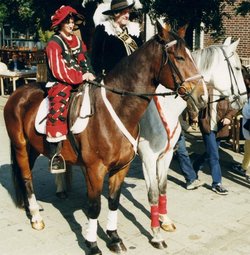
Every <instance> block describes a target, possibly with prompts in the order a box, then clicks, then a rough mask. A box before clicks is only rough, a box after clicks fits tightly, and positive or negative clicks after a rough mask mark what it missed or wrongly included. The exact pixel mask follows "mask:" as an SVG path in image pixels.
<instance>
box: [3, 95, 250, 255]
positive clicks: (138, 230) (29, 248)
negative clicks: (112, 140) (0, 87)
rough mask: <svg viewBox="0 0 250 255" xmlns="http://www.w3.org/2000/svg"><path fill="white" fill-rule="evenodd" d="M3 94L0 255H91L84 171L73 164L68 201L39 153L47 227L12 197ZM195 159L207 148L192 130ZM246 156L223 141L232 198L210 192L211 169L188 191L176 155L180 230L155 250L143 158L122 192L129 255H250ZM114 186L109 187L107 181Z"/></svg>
mask: <svg viewBox="0 0 250 255" xmlns="http://www.w3.org/2000/svg"><path fill="white" fill-rule="evenodd" d="M1 104H2V105H3V104H4V99H3V98H1V97H0V141H1V146H0V205H1V206H0V236H1V238H0V254H1V255H34V254H36V255H80V254H87V253H86V252H87V249H86V247H85V244H84V236H85V233H86V226H87V217H86V209H87V203H86V189H85V185H84V177H83V174H82V173H81V170H80V169H79V168H77V167H75V168H74V169H73V170H74V171H73V185H72V190H71V191H70V193H69V197H68V199H66V200H60V199H58V198H57V197H56V196H55V185H54V176H53V175H51V174H50V173H49V172H48V171H47V168H48V161H47V159H46V158H45V157H43V156H41V157H39V158H38V160H37V162H36V165H35V168H34V171H33V176H34V187H35V192H36V195H37V199H38V200H39V203H40V204H41V206H42V207H43V208H44V211H42V212H41V215H42V216H43V218H44V221H45V224H46V227H45V229H44V230H43V231H35V230H33V229H32V228H31V226H30V223H29V219H28V217H27V216H26V214H25V212H24V211H23V210H20V209H17V208H16V207H15V205H14V203H13V200H12V197H13V186H12V182H11V171H10V159H9V141H8V138H7V134H6V131H5V127H4V122H3V118H2V105H1ZM187 144H188V147H189V151H190V152H192V155H191V157H192V158H193V157H195V156H196V155H197V154H200V153H202V151H203V149H204V147H203V144H202V141H201V139H200V136H199V134H188V135H187ZM241 160H242V154H240V153H234V152H232V150H231V149H230V148H229V147H228V145H227V144H224V146H223V148H222V151H221V162H222V163H221V165H222V170H223V184H224V185H225V186H226V187H227V188H228V189H229V194H228V195H227V196H220V195H217V194H215V193H214V192H212V191H211V189H210V188H211V187H210V184H211V175H210V172H209V169H208V167H205V168H204V169H203V171H202V172H201V173H200V176H199V177H200V179H202V180H203V181H205V183H206V184H205V185H204V186H203V187H201V188H199V189H197V190H193V191H187V190H186V189H185V186H184V178H183V176H182V175H181V174H180V171H179V167H178V164H177V161H176V160H173V162H172V164H171V169H170V170H169V177H168V179H169V181H168V205H169V206H168V212H169V216H170V217H171V218H172V219H173V220H174V222H175V224H176V227H177V230H176V231H175V232H174V233H166V232H164V233H163V232H162V233H163V236H164V238H165V240H166V243H167V244H168V248H167V249H165V250H156V249H155V248H153V247H152V246H151V245H150V243H149V240H150V237H151V230H150V221H149V205H148V202H147V193H146V187H145V182H144V180H143V175H142V170H141V162H140V159H139V158H136V159H135V160H134V162H133V164H132V166H131V169H130V173H129V175H128V176H127V178H126V180H125V183H124V186H123V192H122V196H121V206H120V210H119V228H118V232H119V234H120V236H121V237H122V238H123V241H124V243H125V245H126V246H127V249H128V251H127V253H126V254H127V255H135V254H136V255H151V254H159V255H163V254H178V255H196V254H197V255H198V254H205V255H221V254H223V255H228V254H230V255H249V254H250V185H249V184H248V183H247V182H246V181H245V180H244V178H243V177H241V176H238V175H237V174H234V173H233V172H232V171H231V166H232V164H233V163H236V162H241ZM106 186H107V185H106ZM106 192H107V189H106V188H105V190H104V192H103V196H102V211H101V215H100V218H99V227H98V244H99V247H100V248H101V250H102V252H103V255H108V254H111V252H109V250H108V248H107V247H106V242H107V237H106V234H105V226H106V216H107V199H106V196H107V193H106Z"/></svg>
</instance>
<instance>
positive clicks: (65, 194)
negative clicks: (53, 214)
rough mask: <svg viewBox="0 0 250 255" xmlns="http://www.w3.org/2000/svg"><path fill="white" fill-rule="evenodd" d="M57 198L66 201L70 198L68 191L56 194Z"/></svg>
mask: <svg viewBox="0 0 250 255" xmlns="http://www.w3.org/2000/svg"><path fill="white" fill-rule="evenodd" d="M56 196H57V197H58V198H60V199H66V198H68V195H67V192H66V191H61V192H56Z"/></svg>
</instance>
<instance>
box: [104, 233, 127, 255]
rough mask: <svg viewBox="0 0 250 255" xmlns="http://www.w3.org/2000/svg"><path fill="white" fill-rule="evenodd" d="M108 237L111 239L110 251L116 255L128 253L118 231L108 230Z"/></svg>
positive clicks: (108, 245)
mask: <svg viewBox="0 0 250 255" xmlns="http://www.w3.org/2000/svg"><path fill="white" fill-rule="evenodd" d="M107 235H108V237H109V238H110V242H109V243H108V244H107V247H108V248H109V249H110V251H112V252H114V253H122V252H126V251H127V248H126V246H125V245H124V243H123V241H122V239H121V238H120V237H119V236H118V234H117V231H116V230H114V231H110V230H107Z"/></svg>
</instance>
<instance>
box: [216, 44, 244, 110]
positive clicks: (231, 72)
mask: <svg viewBox="0 0 250 255" xmlns="http://www.w3.org/2000/svg"><path fill="white" fill-rule="evenodd" d="M220 49H221V51H222V52H223V55H224V57H225V60H226V61H227V66H228V72H229V77H230V83H231V94H232V100H230V103H233V102H237V104H238V105H239V106H241V104H240V96H242V95H245V94H247V92H243V93H241V92H240V89H239V86H238V83H237V79H236V77H235V74H234V70H233V68H232V65H231V63H230V61H229V58H231V57H232V56H233V55H234V53H232V55H231V56H227V54H226V52H225V50H224V49H223V47H221V48H220ZM233 81H234V82H235V85H236V87H237V90H238V94H235V89H234V85H233ZM229 98H230V97H229Z"/></svg>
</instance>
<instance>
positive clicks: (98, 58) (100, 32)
mask: <svg viewBox="0 0 250 255" xmlns="http://www.w3.org/2000/svg"><path fill="white" fill-rule="evenodd" d="M105 37H106V35H105V31H104V26H103V25H98V26H97V27H96V29H95V33H94V37H93V42H92V53H91V64H92V67H93V69H94V71H95V73H96V74H97V75H98V74H101V73H102V69H103V55H104V52H103V49H104V44H105Z"/></svg>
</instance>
